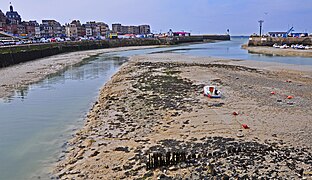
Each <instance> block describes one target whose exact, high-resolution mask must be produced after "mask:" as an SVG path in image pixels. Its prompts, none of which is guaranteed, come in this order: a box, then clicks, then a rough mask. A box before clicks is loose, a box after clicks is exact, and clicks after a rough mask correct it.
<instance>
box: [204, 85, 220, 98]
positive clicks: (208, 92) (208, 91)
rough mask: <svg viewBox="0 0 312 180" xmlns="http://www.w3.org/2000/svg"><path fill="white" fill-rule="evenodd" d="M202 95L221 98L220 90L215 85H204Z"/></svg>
mask: <svg viewBox="0 0 312 180" xmlns="http://www.w3.org/2000/svg"><path fill="white" fill-rule="evenodd" d="M204 96H207V97H209V98H221V91H219V90H218V89H217V88H216V87H215V86H205V87H204Z"/></svg>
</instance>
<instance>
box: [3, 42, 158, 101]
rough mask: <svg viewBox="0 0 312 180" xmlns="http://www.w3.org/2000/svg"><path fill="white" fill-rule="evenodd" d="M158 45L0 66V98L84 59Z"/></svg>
mask: <svg viewBox="0 0 312 180" xmlns="http://www.w3.org/2000/svg"><path fill="white" fill-rule="evenodd" d="M152 47H157V46H138V47H121V48H110V49H98V50H89V51H79V52H72V53H65V54H60V55H55V56H51V57H47V58H42V59H38V60H34V61H29V62H26V63H21V64H17V65H14V66H10V67H6V68H0V98H7V97H9V96H11V95H13V93H14V91H15V90H18V89H22V88H24V87H26V86H28V85H29V84H32V83H35V82H38V81H40V80H42V79H44V78H45V77H47V76H49V75H51V74H54V73H57V72H60V71H62V70H63V69H65V68H67V67H70V66H73V65H75V64H78V63H80V62H82V61H83V60H84V59H86V58H89V57H92V56H96V55H98V54H102V53H108V52H116V51H125V50H135V49H145V48H152Z"/></svg>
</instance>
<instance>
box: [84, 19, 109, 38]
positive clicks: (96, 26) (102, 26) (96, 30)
mask: <svg viewBox="0 0 312 180" xmlns="http://www.w3.org/2000/svg"><path fill="white" fill-rule="evenodd" d="M84 26H85V29H86V36H88V37H91V36H92V37H99V36H106V35H107V33H108V32H109V31H110V30H109V26H108V25H107V24H106V23H104V22H95V21H90V22H87V23H86V24H85V25H84Z"/></svg>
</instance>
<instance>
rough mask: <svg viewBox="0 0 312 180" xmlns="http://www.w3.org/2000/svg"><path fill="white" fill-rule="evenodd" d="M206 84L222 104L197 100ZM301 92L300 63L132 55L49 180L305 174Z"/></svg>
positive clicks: (306, 81)
mask: <svg viewBox="0 0 312 180" xmlns="http://www.w3.org/2000/svg"><path fill="white" fill-rule="evenodd" d="M206 84H214V85H217V86H218V87H220V90H221V91H222V93H223V97H222V98H221V99H208V98H207V97H204V96H203V95H202V88H203V86H204V85H206ZM271 92H274V93H271ZM311 92H312V68H311V67H310V66H305V67H302V66H293V65H283V66H282V65H280V64H274V63H260V62H251V61H233V60H222V59H216V58H198V57H190V56H183V55H176V54H152V55H144V56H136V57H133V58H131V61H130V62H128V63H126V64H125V65H123V67H122V68H121V69H120V71H119V72H118V73H117V74H115V75H114V76H113V78H112V79H111V80H110V81H109V82H108V83H107V84H106V85H105V86H104V88H103V89H102V90H101V93H100V97H99V99H98V101H97V102H96V103H95V105H94V106H93V108H92V109H91V111H90V112H89V113H88V115H87V119H86V123H85V126H84V127H83V128H82V129H81V130H80V131H78V132H77V133H76V135H75V137H74V138H73V139H72V140H71V141H70V142H69V146H68V148H67V150H66V151H65V153H66V154H65V158H64V159H60V162H59V163H58V166H57V168H56V169H55V171H54V172H55V176H56V177H57V178H60V179H71V178H74V179H101V178H102V179H123V178H127V179H137V178H142V179H146V178H152V179H156V178H166V177H173V178H182V179H186V178H189V179H201V178H203V177H217V178H222V177H223V178H226V177H240V178H247V177H250V178H251V177H264V178H277V177H282V178H289V179H293V178H299V177H302V176H305V177H307V176H309V174H311V171H312V167H311V164H309V163H310V162H311V160H312V156H311V148H312V147H311V144H312V141H311V139H312V136H311V134H310V132H311V130H312V123H311V121H312V119H311V117H312V114H311V112H312V109H311V107H312V94H311ZM290 96H291V98H290ZM287 97H288V98H287ZM234 112H235V113H234ZM243 124H246V125H247V126H248V128H247V127H246V126H244V127H245V128H243V127H242V125H243ZM150 160H151V161H150ZM159 166H160V167H159Z"/></svg>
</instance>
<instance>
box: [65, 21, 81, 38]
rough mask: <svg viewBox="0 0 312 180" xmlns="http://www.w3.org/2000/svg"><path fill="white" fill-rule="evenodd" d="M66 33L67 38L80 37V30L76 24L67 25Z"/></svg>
mask: <svg viewBox="0 0 312 180" xmlns="http://www.w3.org/2000/svg"><path fill="white" fill-rule="evenodd" d="M65 33H66V36H67V37H74V38H76V37H78V28H77V25H76V24H72V23H70V24H66V25H65Z"/></svg>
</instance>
